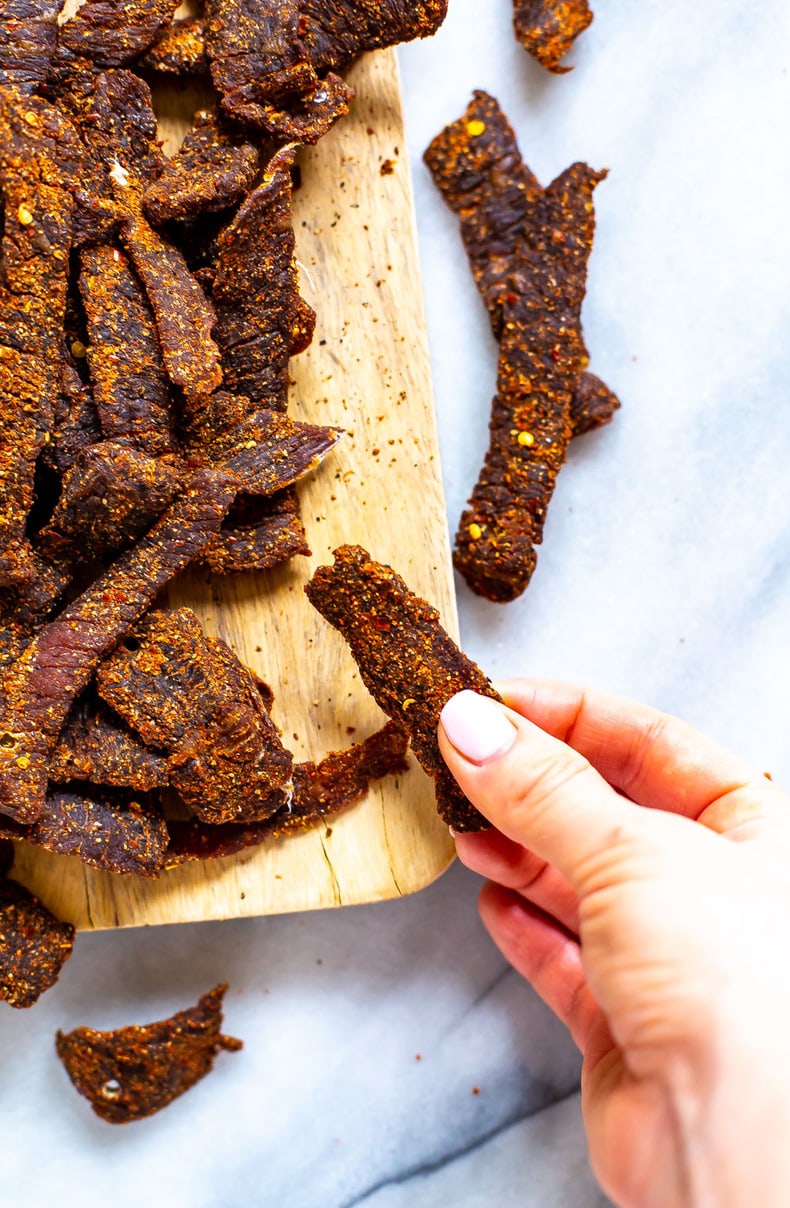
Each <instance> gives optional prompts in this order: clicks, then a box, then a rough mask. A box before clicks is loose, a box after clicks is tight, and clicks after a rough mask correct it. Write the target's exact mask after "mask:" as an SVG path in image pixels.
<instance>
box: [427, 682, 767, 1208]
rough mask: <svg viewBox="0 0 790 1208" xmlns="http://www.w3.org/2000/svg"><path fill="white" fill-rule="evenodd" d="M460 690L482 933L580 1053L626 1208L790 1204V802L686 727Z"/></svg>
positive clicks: (641, 715)
mask: <svg viewBox="0 0 790 1208" xmlns="http://www.w3.org/2000/svg"><path fill="white" fill-rule="evenodd" d="M497 687H498V689H499V691H500V693H501V695H502V696H503V698H504V700H505V701H506V702H507V706H508V707H507V708H505V707H504V706H501V705H499V704H498V703H497V702H495V701H491V700H488V699H485V698H482V697H478V696H476V695H475V694H474V693H471V692H462V693H459V694H458V695H457V696H455V697H453V698H452V700H451V701H450V702H448V704H447V705H446V706H445V709H444V711H443V713H442V723H441V725H440V727H439V743H440V747H441V750H442V755H443V756H444V759H445V761H446V763H447V765H448V767H449V768H450V770H451V771H452V773H453V775H454V776H455V778H456V780H457V781H458V783H459V784H460V786H461V788H462V789H463V790H464V792H465V793H466V795H467V796H468V797H469V799H470V801H472V802H473V803H474V804H475V805H476V806H477V807H478V809H479V810H480V811H481V812H482V813H483V814H484V815H485V817H486V818H487V819H488V820H489V821H490V822H491V823H492V824H493V827H494V829H492V830H490V831H483V832H481V833H479V834H463V835H460V834H459V835H457V836H456V845H457V850H458V855H459V857H460V859H461V860H462V861H463V862H464V863H465V864H466V865H467V866H468V867H469V868H471V869H474V870H475V871H476V872H479V873H481V874H482V875H483V876H485V877H487V878H489V881H488V883H487V884H486V885H485V886H484V888H483V890H482V893H481V895H480V913H481V915H482V918H483V922H484V923H485V925H486V927H487V928H488V930H489V932H490V934H491V936H492V937H493V939H494V941H495V942H496V944H497V945H498V946H499V948H500V949H501V951H502V952H503V954H504V955H505V956H506V957H507V959H508V960H509V961H510V962H511V963H512V964H513V966H514V967H515V968H516V969H517V970H518V971H519V972H520V973H522V974H523V975H524V977H526V978H527V979H528V980H529V981H530V982H531V983H532V985H533V986H534V987H535V989H536V990H537V992H538V993H539V994H540V995H541V996H542V997H543V998H544V999H545V1001H546V1002H547V1003H548V1004H549V1006H550V1007H551V1008H552V1009H553V1010H554V1011H555V1012H556V1014H557V1015H558V1016H559V1017H560V1019H562V1020H563V1021H564V1022H565V1023H566V1024H567V1026H568V1027H569V1029H570V1031H571V1033H572V1035H573V1038H574V1040H575V1041H576V1043H577V1044H578V1046H579V1048H580V1049H581V1050H582V1052H583V1054H584V1063H583V1068H582V1110H583V1113H584V1119H585V1125H586V1128H587V1136H588V1143H589V1148H590V1157H591V1161H592V1165H593V1169H594V1170H595V1173H596V1175H597V1177H598V1179H599V1181H600V1182H601V1185H602V1186H603V1188H604V1190H605V1191H606V1192H607V1194H608V1195H609V1196H611V1197H612V1198H613V1199H614V1200H615V1201H616V1202H617V1203H618V1204H619V1205H621V1206H623V1208H631V1206H634V1208H680V1206H684V1208H686V1206H692V1205H693V1208H707V1206H708V1205H710V1206H711V1208H742V1206H743V1205H745V1204H754V1205H759V1208H774V1206H777V1208H779V1206H780V1205H781V1206H782V1208H786V1206H787V1205H788V1204H790V961H789V960H788V933H789V932H790V872H789V871H788V870H790V798H788V797H787V796H786V795H785V794H784V793H782V792H780V790H779V789H778V788H776V787H775V786H774V785H773V784H772V783H771V782H770V781H769V780H767V779H766V778H765V777H764V776H762V775H760V774H759V773H757V772H755V771H754V770H753V769H751V768H750V767H749V766H748V765H746V764H745V763H743V762H742V761H741V760H740V759H738V758H737V757H736V756H734V755H732V754H730V753H729V752H728V751H726V750H724V749H723V748H721V747H719V746H718V745H716V744H715V743H713V742H712V741H710V740H709V739H707V738H705V737H704V736H703V735H702V734H700V733H698V732H697V731H696V730H694V729H692V728H691V727H690V726H687V725H685V724H684V723H683V722H680V721H678V720H676V719H674V718H671V717H668V716H667V715H665V714H662V713H658V712H656V711H655V710H652V709H648V708H645V707H643V706H640V705H636V704H632V703H631V702H628V701H624V700H621V699H619V698H617V697H613V696H608V695H605V694H602V693H595V692H586V691H583V690H582V689H580V688H576V687H572V686H570V685H564V684H558V683H553V682H548V681H531V680H513V681H509V682H508V683H505V684H499V685H497Z"/></svg>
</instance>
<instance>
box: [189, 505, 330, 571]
mask: <svg viewBox="0 0 790 1208" xmlns="http://www.w3.org/2000/svg"><path fill="white" fill-rule="evenodd" d="M310 552H311V551H310V546H309V545H308V544H307V537H306V535H305V531H304V526H303V525H302V521H301V519H300V514H299V499H298V497H297V494H296V491H295V490H294V489H293V488H292V487H286V488H285V489H284V490H282V491H277V492H276V494H274V495H270V496H268V497H264V498H261V499H259V498H258V497H257V496H253V497H251V498H249V499H246V500H245V502H244V504H243V506H241V507H240V506H239V501H238V500H237V501H236V504H235V505H234V507H233V509H232V511H231V512H230V513H229V514H228V517H227V519H226V521H225V523H224V524H223V526H222V528H221V529H220V531H219V532H218V533H216V534H215V536H214V537H212V539H211V541H210V542H209V544H208V545H207V546H206V549H205V550H204V552H203V556H202V558H201V563H202V564H203V565H204V566H206V567H207V568H208V569H209V570H210V571H211V572H212V574H215V575H234V574H239V573H241V572H248V571H264V570H271V569H272V568H273V567H275V566H279V565H281V564H282V563H283V562H287V561H288V560H289V559H290V558H293V557H295V556H296V555H305V556H309V554H310Z"/></svg>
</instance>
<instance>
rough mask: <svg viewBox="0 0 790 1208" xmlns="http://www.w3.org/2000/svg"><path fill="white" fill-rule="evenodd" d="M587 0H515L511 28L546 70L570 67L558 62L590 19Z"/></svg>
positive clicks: (585, 27) (564, 69) (558, 72)
mask: <svg viewBox="0 0 790 1208" xmlns="http://www.w3.org/2000/svg"><path fill="white" fill-rule="evenodd" d="M592 19H593V13H592V9H591V8H590V6H589V4H588V3H587V0H514V2H513V28H514V30H515V33H516V37H517V38H518V40H519V42H520V43H521V45H522V46H523V47H524V49H525V50H527V51H529V53H530V54H531V55H532V57H533V58H534V59H537V61H538V62H539V63H540V64H541V66H542V67H545V68H546V70H547V71H551V72H554V73H555V75H560V74H562V73H563V72H565V71H570V70H571V68H570V67H563V66H562V64H561V63H560V59H562V58H563V57H564V56H565V55H566V54H567V53H568V51H569V50H570V48H571V46H572V45H573V43H574V41H575V40H576V38H578V36H579V34H582V33H584V31H585V29H587V27H588V25H590V23H591V22H592Z"/></svg>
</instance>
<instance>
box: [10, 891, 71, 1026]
mask: <svg viewBox="0 0 790 1208" xmlns="http://www.w3.org/2000/svg"><path fill="white" fill-rule="evenodd" d="M73 946H74V928H73V927H72V925H71V923H62V922H61V921H60V920H59V919H56V918H55V916H54V915H53V914H51V913H50V911H49V910H47V908H46V907H45V906H44V905H42V903H41V902H39V900H38V898H36V897H34V896H33V894H32V893H30V892H29V890H27V889H25V888H24V886H23V885H18V884H17V883H16V881H12V880H11V879H10V878H8V877H6V878H0V999H5V1001H6V1002H7V1003H8V1004H9V1006H12V1007H32V1006H33V1004H34V1003H35V1002H37V1000H38V999H39V998H40V996H41V995H42V994H43V993H44V991H45V990H49V989H50V988H51V987H52V986H54V984H55V982H56V981H57V980H58V977H59V976H60V971H61V969H62V968H63V965H64V964H65V962H66V961H67V960H68V959H69V957H70V956H71V950H72V948H73Z"/></svg>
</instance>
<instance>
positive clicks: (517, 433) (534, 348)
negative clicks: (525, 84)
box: [453, 164, 606, 603]
mask: <svg viewBox="0 0 790 1208" xmlns="http://www.w3.org/2000/svg"><path fill="white" fill-rule="evenodd" d="M605 175H606V174H605V173H601V172H594V171H593V170H592V169H591V168H588V167H587V165H586V164H574V165H573V166H572V167H571V168H569V169H568V170H567V172H564V173H563V174H562V176H561V177H559V178H558V179H557V180H556V181H554V182H553V184H552V185H550V186H549V188H548V189H547V190H546V192H545V194H544V196H543V198H542V199H541V200H540V202H539V203H537V208H539V210H540V221H534V222H532V223H531V224H530V228H529V230H528V232H527V244H528V252H529V255H528V256H527V255H526V254H525V257H524V258H523V261H522V264H523V266H524V270H525V271H524V272H523V273H522V274H521V275H520V276H519V277H518V279H517V280H516V282H515V290H514V300H513V301H512V302H511V301H510V300H508V301H507V302H506V303H505V307H504V324H503V330H502V338H501V340H500V351H499V370H498V376H497V394H496V397H495V398H494V401H493V404H492V411H491V423H490V444H489V449H488V452H487V454H486V458H485V461H484V464H483V468H482V470H481V471H480V477H479V479H478V482H477V485H476V486H475V488H474V490H473V492H472V495H471V497H470V500H469V504H468V506H467V508H466V510H465V511H464V513H463V514H462V516H461V521H460V524H459V527H458V532H457V534H456V539H455V553H454V557H453V562H454V565H455V567H456V569H457V570H458V571H459V572H460V573H461V574H462V575H463V576H464V578H465V579H466V582H467V583H468V585H469V587H470V588H471V589H472V591H474V592H476V593H477V594H478V595H481V596H483V597H484V598H485V599H488V600H492V601H495V602H497V603H505V602H507V601H509V600H513V599H515V598H516V597H517V596H518V595H520V594H521V593H522V592H523V591H524V590H525V588H526V587H527V585H528V583H529V580H530V578H531V576H532V572H533V571H534V569H535V564H536V561H537V554H536V552H535V549H534V546H536V545H538V544H539V543H540V541H541V540H542V539H543V525H544V522H545V518H546V509H547V507H548V503H549V500H550V499H551V495H552V493H553V491H554V484H555V482H556V478H557V474H558V473H559V470H560V468H561V466H562V464H563V462H564V460H565V456H566V451H567V447H568V442H569V441H570V438H571V424H570V404H571V398H572V396H573V393H574V390H575V388H576V383H577V382H578V379H579V375H580V373H581V369H582V365H583V363H584V359H585V350H584V344H583V342H582V339H581V330H580V323H579V318H578V315H579V309H580V306H581V298H582V296H583V294H584V282H585V277H586V266H587V258H588V256H589V253H590V249H591V247H592V238H593V229H594V222H595V220H594V214H593V205H592V191H593V189H594V188H595V186H596V184H598V182H599V181H600V180H602V179H603V178H604V176H605Z"/></svg>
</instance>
